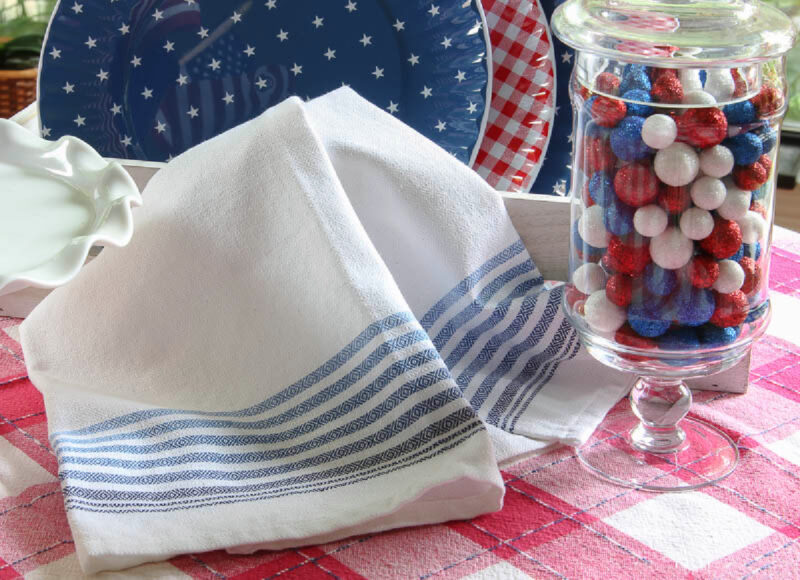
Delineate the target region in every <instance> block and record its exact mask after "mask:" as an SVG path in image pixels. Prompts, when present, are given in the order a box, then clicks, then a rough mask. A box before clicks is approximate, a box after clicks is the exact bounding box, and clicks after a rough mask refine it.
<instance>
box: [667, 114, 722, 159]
mask: <svg viewBox="0 0 800 580" xmlns="http://www.w3.org/2000/svg"><path fill="white" fill-rule="evenodd" d="M727 136H728V120H727V119H726V118H725V113H723V112H722V111H720V110H719V109H714V108H711V107H706V108H704V109H689V110H688V111H686V112H685V113H684V114H683V115H681V116H680V117H678V139H680V140H681V141H685V142H686V143H688V144H689V145H692V146H694V147H700V148H702V149H705V148H707V147H713V146H714V145H719V144H720V143H722V140H723V139H725V138H726V137H727Z"/></svg>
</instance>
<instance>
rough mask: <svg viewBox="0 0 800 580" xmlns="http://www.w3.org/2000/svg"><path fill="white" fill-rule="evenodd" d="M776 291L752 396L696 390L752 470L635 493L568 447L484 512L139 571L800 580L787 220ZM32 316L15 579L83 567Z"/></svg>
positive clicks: (16, 356) (12, 427) (799, 378)
mask: <svg viewBox="0 0 800 580" xmlns="http://www.w3.org/2000/svg"><path fill="white" fill-rule="evenodd" d="M770 288H771V290H772V301H773V307H774V315H773V322H772V324H771V325H770V328H769V330H768V334H767V336H766V337H765V338H763V339H762V340H760V341H759V342H758V343H757V344H756V345H755V348H754V353H753V362H752V367H751V376H750V389H749V392H748V393H747V394H746V395H732V394H729V393H712V392H701V393H696V396H695V405H694V407H693V410H692V415H694V416H696V417H699V418H701V419H704V420H706V421H708V422H711V423H713V424H715V425H718V426H719V427H721V428H722V429H723V430H725V431H726V432H727V433H728V434H729V435H730V436H731V437H732V438H733V439H734V440H735V441H736V442H737V443H738V444H739V446H740V451H741V456H742V459H741V463H740V464H739V466H738V468H737V470H736V471H735V472H734V473H733V475H731V476H730V477H728V478H727V479H725V480H724V481H722V482H721V483H719V484H717V485H714V486H710V487H707V488H704V489H703V490H700V491H694V492H688V493H679V494H650V493H646V492H640V491H636V490H631V489H625V488H620V487H616V486H613V485H610V484H607V483H604V482H602V481H600V480H598V479H595V478H594V477H592V476H591V475H589V474H588V473H587V472H585V471H584V470H583V469H582V468H581V467H580V465H579V463H578V461H577V459H576V457H575V454H574V451H573V450H572V449H570V448H566V447H560V448H557V449H553V450H550V451H548V452H546V453H543V454H541V455H539V456H537V457H534V458H532V459H528V460H526V461H524V462H521V463H518V464H516V465H514V466H511V467H508V468H506V469H505V470H504V471H503V477H504V479H505V483H506V497H505V507H504V508H503V509H502V510H501V511H499V512H497V513H494V514H490V515H485V516H481V517H479V518H476V519H474V520H471V521H463V522H450V523H446V524H442V525H434V526H424V527H418V528H411V529H404V530H396V531H393V532H387V533H382V534H375V535H368V536H360V537H356V538H351V539H348V540H344V541H340V542H334V543H331V544H326V545H321V546H314V547H308V548H301V549H296V550H285V551H282V552H261V553H257V554H254V555H251V556H235V557H234V556H229V555H227V554H225V553H224V552H221V551H217V552H209V553H203V554H193V555H187V556H180V557H176V558H173V559H172V560H170V561H168V562H162V563H158V564H150V565H147V566H140V567H138V568H135V569H133V570H131V571H130V572H128V573H126V574H123V577H131V578H141V577H149V578H184V577H187V576H188V577H195V578H209V579H212V578H275V577H280V578H283V579H290V578H330V577H334V578H360V577H366V578H428V577H436V578H454V577H459V578H461V577H470V578H497V579H499V578H525V577H528V576H530V577H534V578H548V577H558V578H613V579H615V580H616V579H622V578H742V579H745V578H751V577H754V578H759V577H761V578H800V565H799V564H798V562H800V324H798V321H800V234H797V233H794V232H790V231H788V230H784V229H781V228H776V229H775V234H774V245H773V249H772V272H771V277H770ZM19 323H20V320H18V319H13V318H0V580H4V579H6V578H17V577H20V576H24V577H26V578H59V579H68V578H75V577H80V569H79V567H78V563H77V559H76V557H75V550H74V546H73V543H72V539H71V536H70V530H69V527H68V525H67V521H66V517H65V514H64V507H63V501H62V495H61V490H60V486H59V482H58V477H57V466H56V460H55V456H54V455H53V452H52V450H51V449H50V447H49V445H48V443H47V424H46V418H45V414H44V407H43V403H42V399H41V396H40V395H39V393H38V391H37V390H36V389H35V388H34V386H33V385H32V384H31V382H30V381H29V380H28V379H27V377H26V374H27V373H26V369H25V361H24V358H23V355H22V349H21V348H20V346H19V342H18V338H19V334H18V326H19ZM609 435H610V436H613V434H609ZM115 577H117V576H115Z"/></svg>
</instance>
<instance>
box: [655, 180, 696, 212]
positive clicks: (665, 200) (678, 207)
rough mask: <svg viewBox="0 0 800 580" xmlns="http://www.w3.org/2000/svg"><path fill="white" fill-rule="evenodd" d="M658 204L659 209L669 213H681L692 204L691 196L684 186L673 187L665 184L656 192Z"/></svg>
mask: <svg viewBox="0 0 800 580" xmlns="http://www.w3.org/2000/svg"><path fill="white" fill-rule="evenodd" d="M658 205H660V206H661V209H663V210H664V211H666V212H667V213H671V214H679V213H683V211H684V210H686V209H689V206H690V205H692V196H691V194H690V193H689V188H688V187H686V186H683V185H682V186H680V187H675V186H673V185H665V186H664V187H662V188H661V192H660V193H659V194H658Z"/></svg>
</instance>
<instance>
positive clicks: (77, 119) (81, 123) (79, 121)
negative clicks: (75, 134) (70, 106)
mask: <svg viewBox="0 0 800 580" xmlns="http://www.w3.org/2000/svg"><path fill="white" fill-rule="evenodd" d="M72 121H73V122H74V123H75V124H76V125H77V126H78V127H83V126H84V125H85V124H86V117H81V116H80V115H78V116H77V117H75V118H74V119H73V120H72Z"/></svg>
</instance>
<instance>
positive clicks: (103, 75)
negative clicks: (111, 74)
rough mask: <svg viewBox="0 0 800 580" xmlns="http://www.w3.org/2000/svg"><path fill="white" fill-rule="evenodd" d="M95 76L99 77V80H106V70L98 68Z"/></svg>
mask: <svg viewBox="0 0 800 580" xmlns="http://www.w3.org/2000/svg"><path fill="white" fill-rule="evenodd" d="M95 76H96V77H97V78H98V79H100V80H101V81H107V80H108V72H107V71H104V70H103V69H100V72H99V73H97V74H96V75H95Z"/></svg>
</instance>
